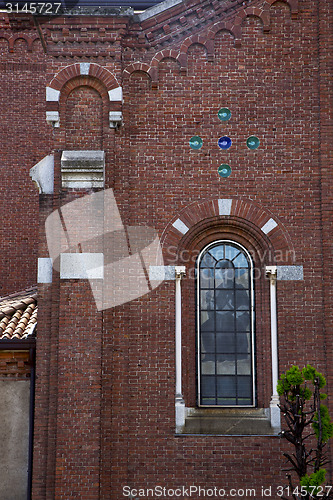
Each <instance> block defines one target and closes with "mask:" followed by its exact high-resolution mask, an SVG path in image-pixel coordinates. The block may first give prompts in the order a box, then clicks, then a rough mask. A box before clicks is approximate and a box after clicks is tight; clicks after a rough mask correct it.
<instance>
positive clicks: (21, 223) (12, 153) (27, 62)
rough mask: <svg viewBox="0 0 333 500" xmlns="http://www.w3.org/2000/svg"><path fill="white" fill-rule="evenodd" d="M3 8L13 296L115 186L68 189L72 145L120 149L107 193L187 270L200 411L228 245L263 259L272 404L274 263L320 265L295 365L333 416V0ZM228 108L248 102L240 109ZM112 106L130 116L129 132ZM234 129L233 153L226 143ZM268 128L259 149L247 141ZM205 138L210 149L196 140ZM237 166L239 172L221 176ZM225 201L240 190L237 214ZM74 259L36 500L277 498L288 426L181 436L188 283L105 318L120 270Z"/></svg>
mask: <svg viewBox="0 0 333 500" xmlns="http://www.w3.org/2000/svg"><path fill="white" fill-rule="evenodd" d="M1 16H2V17H1V21H0V69H1V71H0V82H1V83H0V86H1V89H2V92H1V95H0V104H1V109H2V116H3V118H2V122H1V125H0V126H1V129H2V135H3V137H6V140H5V141H4V142H3V146H2V158H1V161H2V163H1V166H2V169H1V182H2V186H3V189H4V192H5V193H6V197H3V204H4V205H3V209H2V211H3V213H4V214H5V216H4V218H3V224H2V226H1V228H0V231H1V233H2V236H1V241H2V253H3V259H2V265H3V266H4V269H5V272H6V275H7V279H6V282H5V283H2V289H1V292H2V294H5V293H10V292H12V291H14V290H17V289H23V288H24V287H26V286H29V285H31V284H33V283H34V282H35V281H36V269H37V257H40V258H47V257H48V256H49V254H48V249H47V242H46V237H45V220H46V218H47V217H48V216H49V215H50V214H51V213H53V212H54V211H57V210H59V209H60V208H61V207H63V206H64V205H65V204H68V203H70V202H72V201H75V200H78V199H80V198H84V197H85V196H87V195H90V194H91V193H92V192H94V191H96V189H94V188H93V189H89V190H84V189H82V188H80V189H67V188H63V187H62V183H61V156H62V151H64V150H75V151H84V150H96V151H97V150H98V151H104V153H105V178H104V187H105V190H108V189H112V190H113V193H114V196H115V199H116V202H117V207H118V210H119V213H120V216H121V220H122V223H123V224H124V226H126V227H129V226H144V227H149V228H154V229H156V230H157V232H158V235H159V237H160V241H161V246H162V249H163V256H164V263H165V265H170V266H175V265H185V266H186V277H185V278H184V279H183V280H182V301H183V315H182V327H183V328H182V330H183V331H182V334H183V339H182V356H183V372H182V384H183V392H184V394H183V395H184V399H185V404H186V407H189V408H194V407H196V404H197V401H196V383H197V382H196V285H195V279H194V274H195V265H196V259H197V256H198V253H199V252H200V251H201V250H202V249H203V248H204V247H205V246H206V245H207V244H209V243H211V242H213V241H216V240H224V239H226V240H232V241H235V242H236V243H239V244H241V245H243V246H244V247H246V248H247V249H248V251H249V252H250V253H251V256H252V258H253V261H254V264H255V269H256V275H255V278H256V279H255V306H256V319H255V332H256V379H257V406H258V408H268V407H269V404H270V397H271V393H272V387H271V359H270V351H271V340H270V309H269V307H270V306H269V283H268V280H267V278H266V276H265V266H271V265H278V266H303V273H304V279H303V280H296V281H293V280H287V281H278V285H277V306H278V340H279V370H280V372H282V371H284V370H285V369H287V368H288V367H289V366H290V365H291V364H299V365H300V366H303V365H304V364H306V363H312V364H314V365H315V366H316V367H317V368H318V369H319V370H321V371H322V372H323V373H324V374H326V376H327V381H328V392H329V396H330V397H329V402H328V404H329V405H330V408H331V410H333V406H332V388H331V387H332V384H333V371H332V370H333V368H332V363H331V361H332V348H333V346H332V335H331V334H330V333H331V332H330V330H331V325H332V307H331V304H332V279H331V274H332V265H330V262H332V246H331V225H332V186H331V175H330V166H331V163H330V162H331V160H332V158H331V156H330V144H331V141H332V124H331V116H332V100H331V96H332V68H331V66H330V64H331V62H332V52H331V51H330V49H331V48H332V21H333V15H332V6H331V3H330V2H329V0H321V1H320V2H317V1H315V0H298V1H297V0H289V2H280V1H278V2H274V1H273V0H247V1H245V2H239V1H232V0H228V1H226V2H218V1H215V0H213V1H212V0H204V1H201V2H198V1H196V0H190V1H186V2H182V3H179V4H177V5H175V6H174V7H172V8H170V9H166V10H161V12H160V13H159V14H156V15H154V16H151V17H147V18H146V19H144V18H142V19H143V20H141V21H140V20H138V18H137V17H136V18H134V17H121V16H95V17H94V16H67V17H61V16H58V17H54V18H50V19H46V18H42V17H37V18H35V20H33V19H32V18H31V17H29V16H26V15H15V16H14V15H10V16H7V15H5V14H1ZM118 87H121V88H122V99H119V98H118V97H115V96H116V95H117V94H116V93H112V92H113V91H115V92H117V89H118ZM47 88H48V89H49V90H48V92H49V96H51V95H52V97H50V98H49V99H48V100H46V99H45V94H46V89H47ZM222 107H227V108H229V109H230V110H231V113H232V115H231V119H230V120H228V121H225V122H222V121H220V120H219V118H218V116H217V113H218V111H219V109H220V108H222ZM46 112H57V113H58V116H59V126H54V127H52V126H51V125H50V124H48V123H47V122H46V119H45V116H46ZM110 112H118V113H120V112H121V113H122V124H121V125H120V126H119V127H116V128H114V127H112V126H111V127H110V115H109V113H110ZM223 135H226V136H229V137H230V138H231V139H232V146H231V147H230V149H228V150H221V149H220V148H219V147H218V145H217V141H218V138H219V137H221V136H223ZM252 135H254V136H257V137H258V138H259V139H260V146H259V148H258V149H256V150H250V149H249V148H247V146H246V140H247V138H248V137H249V136H252ZM192 136H200V137H201V138H202V139H203V146H202V148H201V149H199V150H193V149H191V148H190V147H189V139H190V138H191V137H192ZM49 154H54V193H53V195H52V194H40V196H39V200H38V192H37V190H35V189H34V187H33V184H32V182H31V179H30V178H29V169H30V168H31V167H32V166H33V165H35V164H36V163H38V162H39V161H40V160H41V159H42V158H44V157H45V156H46V155H49ZM221 163H226V164H229V165H230V167H231V169H232V173H231V175H230V177H228V178H222V177H220V176H219V175H218V171H217V169H218V167H219V165H220V164H221ZM219 200H231V201H230V212H229V213H228V214H227V215H226V214H221V213H220V211H219ZM85 217H86V215H85V214H84V213H82V215H81V216H80V217H79V219H80V220H78V221H77V222H78V223H80V224H82V223H84V220H85ZM178 220H180V221H181V222H182V223H183V224H185V226H186V227H187V229H188V230H187V231H186V233H182V232H181V231H179V230H178V229H177V228H176V227H175V225H174V224H175V223H176V221H178ZM271 221H273V226H274V227H273V228H272V229H270V228H269V230H267V232H265V231H263V228H264V227H265V224H267V223H268V222H269V223H271ZM62 224H65V225H66V220H62ZM62 245H65V246H66V245H68V246H69V243H68V241H67V242H66V241H62ZM73 251H74V252H84V251H85V250H84V249H83V250H82V248H81V247H80V244H79V245H78V246H77V248H75V249H74V250H73ZM92 251H93V252H96V249H95V250H92ZM8 269H10V272H8ZM58 271H59V268H58V269H54V271H53V277H52V283H40V284H39V298H38V304H39V310H38V340H37V359H36V375H37V380H36V402H35V444H34V461H33V489H32V498H33V499H34V500H42V499H43V500H45V499H53V498H54V499H65V500H69V499H71V498H80V499H85V500H90V499H91V500H93V499H94V500H97V499H101V500H119V499H120V498H123V490H122V488H123V487H124V486H126V485H129V486H131V487H132V488H144V487H150V488H153V487H154V486H155V485H163V486H166V487H168V488H176V487H181V486H190V485H191V484H192V485H197V486H198V487H199V486H201V487H203V488H208V487H214V486H217V487H218V488H225V489H226V490H228V489H230V488H255V489H256V493H257V496H256V498H261V497H262V494H261V488H262V487H264V488H268V487H270V486H272V488H273V490H272V491H273V493H272V497H273V498H274V497H276V495H275V496H274V491H275V492H276V488H277V486H279V485H285V484H286V481H285V473H284V472H282V471H281V467H282V464H283V457H282V454H283V451H284V450H285V449H286V447H287V444H286V443H285V442H284V441H282V440H280V439H279V438H278V437H277V436H274V435H271V436H249V435H248V436H232V435H223V436H221V435H215V436H212V435H195V436H194V435H184V434H175V333H174V332H175V282H174V281H167V280H166V281H164V282H163V283H162V284H161V285H160V286H159V287H157V288H156V289H153V290H151V291H150V293H148V294H145V295H143V296H142V297H140V298H137V299H135V300H132V301H130V302H127V303H125V304H122V305H119V306H117V307H115V308H109V309H106V310H102V311H97V308H96V305H95V301H94V297H93V293H92V291H94V290H92V287H93V289H95V290H97V289H98V287H100V286H101V284H100V282H99V281H98V280H96V282H92V283H90V282H89V281H88V280H81V279H76V280H75V279H60V276H59V272H58ZM330 473H331V470H330ZM328 482H331V483H332V477H331V478H330V480H329V481H328ZM239 496H242V495H241V494H240V495H239ZM183 497H184V498H185V497H186V496H184V495H183ZM198 498H199V496H198Z"/></svg>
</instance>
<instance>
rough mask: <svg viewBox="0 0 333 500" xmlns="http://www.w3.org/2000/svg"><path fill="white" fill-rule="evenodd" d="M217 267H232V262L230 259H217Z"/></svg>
mask: <svg viewBox="0 0 333 500" xmlns="http://www.w3.org/2000/svg"><path fill="white" fill-rule="evenodd" d="M216 267H217V268H220V269H233V268H234V266H233V265H232V262H231V261H230V260H226V259H222V260H219V261H218V262H217V264H216Z"/></svg>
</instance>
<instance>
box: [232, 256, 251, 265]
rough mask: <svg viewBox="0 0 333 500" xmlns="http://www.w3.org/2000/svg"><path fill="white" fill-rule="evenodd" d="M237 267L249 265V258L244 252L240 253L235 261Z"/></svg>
mask: <svg viewBox="0 0 333 500" xmlns="http://www.w3.org/2000/svg"><path fill="white" fill-rule="evenodd" d="M233 264H234V266H235V267H249V263H248V261H247V258H246V257H245V255H244V254H243V253H240V254H239V255H238V256H237V257H236V259H235V260H234V261H233Z"/></svg>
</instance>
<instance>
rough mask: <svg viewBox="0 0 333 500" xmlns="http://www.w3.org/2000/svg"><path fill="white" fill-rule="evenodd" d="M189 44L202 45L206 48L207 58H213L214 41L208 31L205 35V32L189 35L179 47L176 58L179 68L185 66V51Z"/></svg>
mask: <svg viewBox="0 0 333 500" xmlns="http://www.w3.org/2000/svg"><path fill="white" fill-rule="evenodd" d="M191 45H202V46H203V47H204V48H205V49H206V52H207V59H208V60H213V59H214V41H213V39H212V38H211V36H210V32H208V35H206V33H201V34H198V35H191V36H190V37H188V38H186V40H184V41H183V43H182V45H181V46H180V49H179V54H178V57H177V59H178V61H179V63H180V67H181V68H186V67H187V53H188V50H189V48H190V47H191Z"/></svg>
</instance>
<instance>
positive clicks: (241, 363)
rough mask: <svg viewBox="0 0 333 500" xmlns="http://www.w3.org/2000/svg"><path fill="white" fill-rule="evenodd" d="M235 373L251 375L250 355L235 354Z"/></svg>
mask: <svg viewBox="0 0 333 500" xmlns="http://www.w3.org/2000/svg"><path fill="white" fill-rule="evenodd" d="M237 375H251V359H250V356H246V357H242V356H237Z"/></svg>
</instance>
